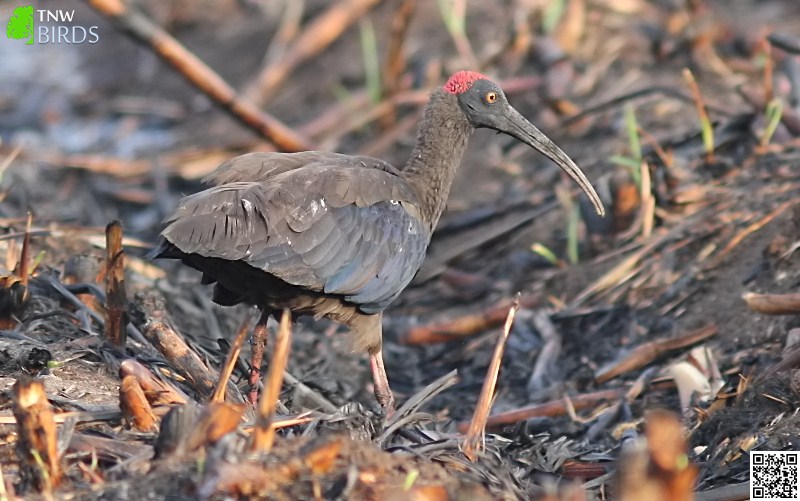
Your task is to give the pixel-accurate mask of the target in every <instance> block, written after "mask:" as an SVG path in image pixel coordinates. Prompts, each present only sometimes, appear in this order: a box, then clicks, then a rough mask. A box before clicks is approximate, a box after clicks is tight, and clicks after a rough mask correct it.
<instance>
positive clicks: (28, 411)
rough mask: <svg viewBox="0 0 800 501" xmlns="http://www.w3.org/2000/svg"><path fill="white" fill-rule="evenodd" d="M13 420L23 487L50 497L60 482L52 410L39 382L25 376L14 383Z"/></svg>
mask: <svg viewBox="0 0 800 501" xmlns="http://www.w3.org/2000/svg"><path fill="white" fill-rule="evenodd" d="M13 392H14V417H15V418H16V420H17V445H16V448H17V454H18V457H19V458H20V462H19V474H20V477H21V478H22V479H23V484H24V483H26V482H30V483H31V484H32V485H33V486H34V488H36V490H37V491H39V492H43V493H45V494H50V493H52V491H53V489H54V488H55V487H57V486H58V484H59V483H60V482H61V474H62V472H61V463H60V460H59V457H58V451H57V448H56V440H57V437H56V423H55V419H54V415H53V408H52V407H51V406H50V402H48V401H47V394H46V393H45V391H44V385H43V384H42V382H41V381H35V380H33V379H31V378H30V377H27V376H24V377H22V378H20V379H18V380H17V382H16V383H14V389H13Z"/></svg>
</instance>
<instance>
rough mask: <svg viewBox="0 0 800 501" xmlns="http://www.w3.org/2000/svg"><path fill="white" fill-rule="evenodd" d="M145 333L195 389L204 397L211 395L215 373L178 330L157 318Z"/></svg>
mask: <svg viewBox="0 0 800 501" xmlns="http://www.w3.org/2000/svg"><path fill="white" fill-rule="evenodd" d="M143 334H144V337H145V338H146V339H147V340H148V341H150V344H152V345H153V346H155V347H156V349H157V350H158V351H159V352H161V354H162V355H164V358H166V359H167V361H168V362H169V363H170V365H171V366H172V367H174V368H175V370H176V371H178V373H180V374H181V375H182V376H183V377H185V378H186V379H188V380H189V382H190V383H191V385H192V387H193V388H194V389H195V391H197V392H198V393H199V394H200V395H202V396H203V397H204V398H209V397H211V395H212V393H213V392H214V386H215V385H216V381H215V380H214V375H213V374H212V373H211V371H209V370H208V367H206V365H205V363H204V362H203V360H202V359H201V358H200V356H199V355H198V354H197V353H195V351H194V350H192V349H191V348H190V347H189V345H187V344H186V341H184V340H183V338H181V337H180V336H179V335H178V333H177V332H175V331H174V330H172V328H171V327H170V326H169V325H167V324H166V323H164V322H161V321H158V320H156V321H153V322H150V323H148V324H147V325H146V326H145V328H144V332H143Z"/></svg>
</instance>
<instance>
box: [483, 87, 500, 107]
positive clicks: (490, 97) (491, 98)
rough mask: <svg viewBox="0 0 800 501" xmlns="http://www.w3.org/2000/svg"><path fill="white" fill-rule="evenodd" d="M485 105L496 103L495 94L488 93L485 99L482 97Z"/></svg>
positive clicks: (492, 92)
mask: <svg viewBox="0 0 800 501" xmlns="http://www.w3.org/2000/svg"><path fill="white" fill-rule="evenodd" d="M484 99H485V100H486V102H487V103H489V104H492V103H493V102H495V101H497V92H494V91H491V90H490V91H489V92H487V93H486V97H484Z"/></svg>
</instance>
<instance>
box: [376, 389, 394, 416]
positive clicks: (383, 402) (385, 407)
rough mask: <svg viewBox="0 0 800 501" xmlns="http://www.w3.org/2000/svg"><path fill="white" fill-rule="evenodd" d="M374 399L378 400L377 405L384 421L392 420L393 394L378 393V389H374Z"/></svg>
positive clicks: (390, 392)
mask: <svg viewBox="0 0 800 501" xmlns="http://www.w3.org/2000/svg"><path fill="white" fill-rule="evenodd" d="M375 398H376V399H377V400H378V404H380V406H381V410H382V411H383V413H384V415H385V416H386V421H389V420H390V419H392V417H393V416H394V412H395V410H396V409H395V406H394V394H393V393H392V390H389V392H388V394H387V393H383V392H379V391H378V388H377V387H375Z"/></svg>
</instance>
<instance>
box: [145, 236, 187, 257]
mask: <svg viewBox="0 0 800 501" xmlns="http://www.w3.org/2000/svg"><path fill="white" fill-rule="evenodd" d="M184 256H186V254H184V253H183V252H182V251H181V250H180V249H178V248H177V247H175V246H174V245H172V243H171V242H169V241H168V240H166V239H164V238H162V239H161V240H160V241H159V242H158V245H156V246H155V247H154V248H153V250H151V251H150V252H148V253H147V254H145V256H144V257H145V258H147V259H149V260H153V259H180V258H182V257H184Z"/></svg>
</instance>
